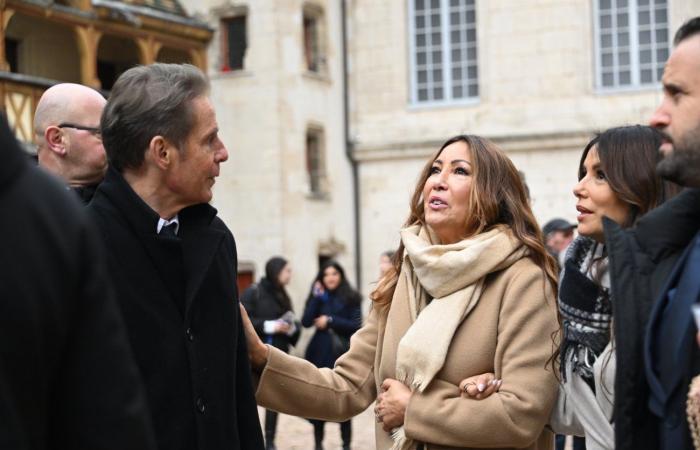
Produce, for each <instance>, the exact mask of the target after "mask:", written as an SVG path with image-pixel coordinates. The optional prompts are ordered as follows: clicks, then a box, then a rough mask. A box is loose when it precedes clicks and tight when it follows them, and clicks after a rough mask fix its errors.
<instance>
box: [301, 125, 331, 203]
mask: <svg viewBox="0 0 700 450" xmlns="http://www.w3.org/2000/svg"><path fill="white" fill-rule="evenodd" d="M312 137H313V138H315V139H316V144H317V151H318V152H317V154H316V155H315V157H316V163H317V167H316V170H315V172H314V171H313V170H312V169H313V168H312V164H311V163H312V156H314V155H312V154H311V151H310V150H311V148H310V146H309V140H310V138H312ZM304 162H305V164H304V165H305V169H306V170H305V172H306V179H307V193H308V195H309V196H310V197H312V198H317V199H326V198H328V195H329V190H328V168H327V166H326V137H325V132H324V129H323V127H322V126H320V125H317V124H310V125H309V126H307V127H306V132H305V133H304ZM314 186H316V187H317V189H316V190H314Z"/></svg>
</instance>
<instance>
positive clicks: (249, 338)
mask: <svg viewBox="0 0 700 450" xmlns="http://www.w3.org/2000/svg"><path fill="white" fill-rule="evenodd" d="M238 306H239V308H240V310H241V320H243V331H244V332H245V340H246V343H247V344H248V358H250V365H251V366H252V367H253V369H255V370H258V371H259V370H262V369H263V368H264V367H265V364H267V356H268V354H269V353H270V350H269V349H268V348H267V345H265V344H263V341H261V340H260V337H259V336H258V333H256V332H255V328H254V327H253V323H252V322H251V321H250V318H249V317H248V312H247V311H246V310H245V307H244V306H243V304H242V303H238Z"/></svg>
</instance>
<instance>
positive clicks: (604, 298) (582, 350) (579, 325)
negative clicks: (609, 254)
mask: <svg viewBox="0 0 700 450" xmlns="http://www.w3.org/2000/svg"><path fill="white" fill-rule="evenodd" d="M597 248H599V246H597V245H596V242H595V241H594V240H592V239H589V238H586V237H583V236H579V237H578V238H576V239H575V240H574V241H573V242H572V243H571V246H570V247H569V249H568V251H567V252H566V262H565V264H564V272H563V274H562V277H561V282H560V286H559V312H560V313H561V317H562V327H563V338H562V343H561V350H560V366H559V370H560V372H561V376H562V379H563V380H564V381H566V368H567V367H568V366H569V365H571V368H572V372H574V373H577V374H579V375H580V376H581V377H582V378H583V379H584V380H585V381H586V382H587V383H588V384H589V385H591V386H593V364H594V363H595V361H596V358H598V355H600V353H601V352H602V351H603V350H604V349H605V346H607V345H608V342H609V341H610V325H611V323H612V304H611V302H610V289H609V287H604V286H602V284H606V283H601V282H596V281H594V280H592V279H591V278H592V277H593V276H592V275H591V270H589V268H590V267H591V265H592V264H593V265H594V267H601V269H600V270H599V272H598V273H597V274H595V275H596V276H595V278H598V279H600V280H602V279H603V278H604V277H603V276H602V275H603V274H604V271H606V270H607V269H606V267H605V265H606V263H607V260H606V259H605V258H604V259H603V260H601V261H600V264H599V265H598V266H595V264H598V263H597V262H593V261H594V260H595V259H596V258H597V257H599V255H596V254H594V252H595V253H598V252H596V249H597Z"/></svg>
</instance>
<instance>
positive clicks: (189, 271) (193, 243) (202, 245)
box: [181, 205, 224, 317]
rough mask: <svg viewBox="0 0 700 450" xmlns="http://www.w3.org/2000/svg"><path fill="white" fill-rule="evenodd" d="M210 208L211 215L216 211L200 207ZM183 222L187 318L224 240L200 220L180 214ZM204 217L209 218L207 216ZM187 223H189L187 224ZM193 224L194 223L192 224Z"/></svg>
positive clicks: (218, 232) (217, 232)
mask: <svg viewBox="0 0 700 450" xmlns="http://www.w3.org/2000/svg"><path fill="white" fill-rule="evenodd" d="M201 206H206V207H208V208H211V210H213V211H214V212H213V214H212V215H211V217H210V218H209V220H208V222H211V218H213V216H214V215H215V214H216V210H214V208H212V207H211V206H209V205H201ZM182 215H183V216H185V220H183V221H182V230H181V231H182V256H183V259H184V263H185V277H186V285H187V287H186V289H185V317H188V314H189V311H190V307H191V306H192V302H193V301H194V299H195V297H196V296H197V292H199V289H200V287H201V285H202V281H203V280H204V277H205V275H206V274H207V272H208V271H209V267H210V266H211V263H212V260H213V259H214V257H215V256H216V254H217V249H218V248H219V246H220V245H221V243H222V241H223V239H224V232H223V231H221V230H216V229H213V228H210V227H208V226H201V225H202V224H201V223H200V222H201V219H202V218H201V217H200V218H199V219H200V220H196V219H195V220H194V221H189V220H187V219H188V216H189V214H186V213H185V214H182ZM206 217H209V215H208V214H207V215H206ZM188 222H189V223H188ZM192 222H194V223H192Z"/></svg>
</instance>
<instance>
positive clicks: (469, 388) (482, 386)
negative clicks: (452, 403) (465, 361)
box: [459, 373, 503, 400]
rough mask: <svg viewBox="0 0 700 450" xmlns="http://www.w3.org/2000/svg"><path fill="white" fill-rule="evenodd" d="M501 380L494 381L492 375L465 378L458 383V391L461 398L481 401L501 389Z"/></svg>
mask: <svg viewBox="0 0 700 450" xmlns="http://www.w3.org/2000/svg"><path fill="white" fill-rule="evenodd" d="M502 383H503V380H498V379H496V375H494V374H492V373H483V374H481V375H474V376H473V377H469V378H465V379H464V380H462V381H460V382H459V390H460V391H461V395H462V397H465V398H473V399H476V400H481V399H484V398H486V397H489V396H490V395H491V394H493V393H494V392H498V390H499V389H500V388H501V384H502Z"/></svg>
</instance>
